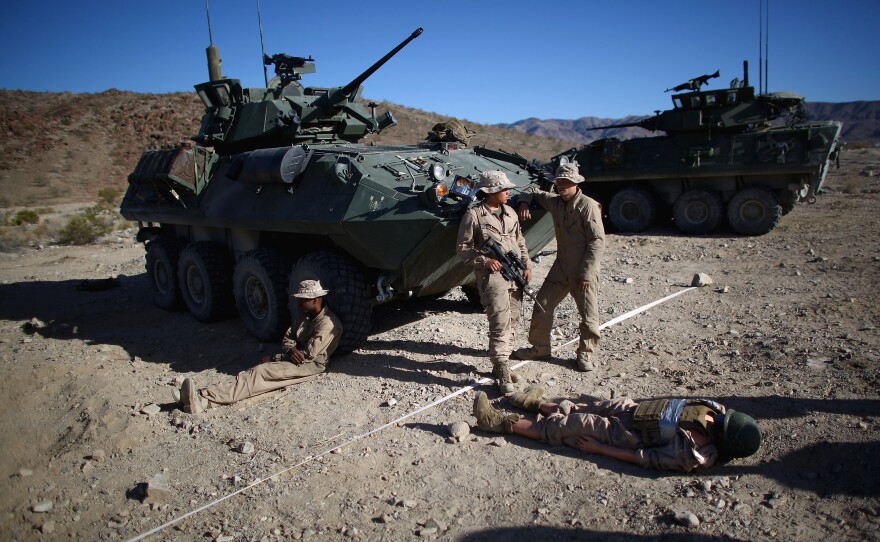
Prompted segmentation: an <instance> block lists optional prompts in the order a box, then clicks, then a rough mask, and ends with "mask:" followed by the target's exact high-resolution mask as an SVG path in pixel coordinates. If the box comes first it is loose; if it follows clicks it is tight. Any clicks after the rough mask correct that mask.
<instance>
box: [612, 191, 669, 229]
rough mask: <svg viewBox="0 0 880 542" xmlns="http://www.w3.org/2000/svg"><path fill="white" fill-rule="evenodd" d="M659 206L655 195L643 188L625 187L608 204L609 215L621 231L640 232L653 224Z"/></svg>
mask: <svg viewBox="0 0 880 542" xmlns="http://www.w3.org/2000/svg"><path fill="white" fill-rule="evenodd" d="M656 213H657V206H656V204H655V202H654V196H652V195H651V194H650V193H648V192H647V191H645V190H642V189H641V188H624V189H623V190H620V191H619V192H617V193H616V194H614V197H612V198H611V202H610V203H609V204H608V217H609V218H610V219H611V223H612V224H613V225H614V227H615V228H617V230H618V231H621V232H640V231H642V230H644V229H645V228H647V227H648V226H650V225H651V224H653V222H654V216H655V215H656Z"/></svg>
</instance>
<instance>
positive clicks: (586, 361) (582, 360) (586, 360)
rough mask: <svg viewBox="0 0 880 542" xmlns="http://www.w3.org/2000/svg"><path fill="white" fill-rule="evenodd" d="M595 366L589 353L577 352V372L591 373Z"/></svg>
mask: <svg viewBox="0 0 880 542" xmlns="http://www.w3.org/2000/svg"><path fill="white" fill-rule="evenodd" d="M595 368H596V366H595V365H593V360H592V356H591V355H590V353H589V352H578V357H577V370H578V371H583V372H587V371H592V370H593V369H595Z"/></svg>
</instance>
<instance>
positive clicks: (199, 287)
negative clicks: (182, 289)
mask: <svg viewBox="0 0 880 542" xmlns="http://www.w3.org/2000/svg"><path fill="white" fill-rule="evenodd" d="M186 289H187V290H188V291H189V295H190V297H191V298H192V300H193V301H195V302H196V303H199V304H201V303H204V302H205V278H204V277H203V276H202V274H201V272H199V269H198V268H197V267H195V266H189V267H188V268H187V270H186Z"/></svg>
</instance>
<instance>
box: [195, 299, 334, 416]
mask: <svg viewBox="0 0 880 542" xmlns="http://www.w3.org/2000/svg"><path fill="white" fill-rule="evenodd" d="M341 338H342V322H340V321H339V317H337V316H336V315H335V314H333V313H332V312H331V311H330V310H329V309H327V308H326V307H324V308H323V309H322V310H321V312H320V313H318V315H317V316H315V317H314V318H313V317H311V316H309V315H308V314H306V315H305V316H304V317H303V319H302V321H300V322H299V324H298V325H297V326H296V327H293V326H291V327H290V328H289V329H288V330H287V332H286V333H285V334H284V339H283V340H282V347H281V350H282V353H281V354H280V355H279V356H277V357H279V358H280V359H287V360H290V359H291V357H290V352H291V350H293V349H295V348H296V349H298V350H299V351H300V352H302V353H303V355H304V356H305V358H306V361H305V362H303V364H302V365H297V364H295V363H292V362H291V361H271V362H267V363H261V364H259V365H257V366H256V367H254V368H252V369H248V370H247V371H242V372H240V373H238V376H236V377H235V381H233V382H230V383H227V384H218V385H215V386H210V387H207V388H205V389H203V390H201V395H202V396H203V397H205V398H207V399H208V400H209V401H211V402H212V403H218V404H222V405H229V404H232V403H235V402H237V401H241V400H242V399H247V398H249V397H254V396H255V395H260V394H262V393H267V392H270V391H273V390H277V389H281V388H284V387H286V386H290V385H291V384H296V383H298V382H299V381H301V380H303V379H304V378H306V377H309V376H313V375H316V374H319V373H323V372H324V370H325V369H326V368H327V359H328V358H329V357H330V356H331V355H332V354H333V352H334V351H335V350H336V347H337V346H339V341H340V339H341Z"/></svg>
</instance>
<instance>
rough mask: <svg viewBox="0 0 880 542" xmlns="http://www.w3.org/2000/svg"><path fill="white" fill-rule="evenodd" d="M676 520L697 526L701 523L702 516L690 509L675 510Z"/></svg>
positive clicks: (682, 523) (681, 523)
mask: <svg viewBox="0 0 880 542" xmlns="http://www.w3.org/2000/svg"><path fill="white" fill-rule="evenodd" d="M673 517H674V519H675V522H676V523H678V524H679V525H684V526H685V527H696V526H698V525H699V524H700V518H698V517H697V515H696V514H694V513H693V512H691V511H690V510H677V511H674V512H673Z"/></svg>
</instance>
